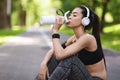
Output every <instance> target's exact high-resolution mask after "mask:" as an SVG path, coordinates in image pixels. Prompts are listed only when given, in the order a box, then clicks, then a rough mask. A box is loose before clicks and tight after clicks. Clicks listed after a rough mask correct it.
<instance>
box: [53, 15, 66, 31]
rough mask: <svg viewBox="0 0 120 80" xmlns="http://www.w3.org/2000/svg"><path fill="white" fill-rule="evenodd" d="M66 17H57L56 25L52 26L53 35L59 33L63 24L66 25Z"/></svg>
mask: <svg viewBox="0 0 120 80" xmlns="http://www.w3.org/2000/svg"><path fill="white" fill-rule="evenodd" d="M64 21H65V19H64V17H63V16H56V23H55V24H54V25H53V26H52V33H58V31H59V29H60V27H61V26H62V24H64Z"/></svg>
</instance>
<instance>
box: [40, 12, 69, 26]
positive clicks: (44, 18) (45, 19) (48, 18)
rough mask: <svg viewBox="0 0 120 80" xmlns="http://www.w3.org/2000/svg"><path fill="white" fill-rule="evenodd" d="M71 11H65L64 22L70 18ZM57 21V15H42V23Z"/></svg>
mask: <svg viewBox="0 0 120 80" xmlns="http://www.w3.org/2000/svg"><path fill="white" fill-rule="evenodd" d="M69 12H70V11H67V12H65V14H64V16H63V17H64V18H65V19H64V20H65V21H64V22H65V23H67V21H68V19H67V14H68V13H69ZM55 21H56V16H41V17H40V23H41V24H54V23H55Z"/></svg>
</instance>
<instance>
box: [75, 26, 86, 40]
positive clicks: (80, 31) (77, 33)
mask: <svg viewBox="0 0 120 80" xmlns="http://www.w3.org/2000/svg"><path fill="white" fill-rule="evenodd" d="M73 31H74V34H75V36H76V38H77V39H78V38H79V37H81V36H82V35H83V34H85V33H86V32H85V31H84V28H83V26H80V27H75V28H73Z"/></svg>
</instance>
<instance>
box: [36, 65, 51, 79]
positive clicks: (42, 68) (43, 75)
mask: <svg viewBox="0 0 120 80" xmlns="http://www.w3.org/2000/svg"><path fill="white" fill-rule="evenodd" d="M46 76H47V77H48V78H49V71H48V67H47V65H46V64H44V63H41V66H40V72H39V75H38V79H39V80H46Z"/></svg>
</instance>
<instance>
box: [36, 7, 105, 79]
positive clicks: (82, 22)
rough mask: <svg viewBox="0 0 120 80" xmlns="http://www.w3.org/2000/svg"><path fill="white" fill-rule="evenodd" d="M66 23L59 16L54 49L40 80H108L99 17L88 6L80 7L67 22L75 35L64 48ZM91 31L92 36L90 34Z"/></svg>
mask: <svg viewBox="0 0 120 80" xmlns="http://www.w3.org/2000/svg"><path fill="white" fill-rule="evenodd" d="M63 23H64V22H63V17H61V16H58V17H57V18H56V23H55V24H54V26H53V28H52V42H53V49H51V50H50V51H48V53H47V54H46V56H45V58H44V60H43V61H42V63H41V66H40V72H39V76H38V78H39V80H45V78H46V75H47V77H48V78H49V80H106V68H105V60H104V55H103V51H102V47H101V42H100V35H99V20H98V16H97V15H96V14H95V13H94V12H93V11H92V10H90V9H89V8H87V7H85V6H80V7H76V8H75V9H74V10H73V11H72V13H71V15H70V16H69V19H68V22H67V26H68V27H69V28H71V29H72V30H73V31H74V35H73V36H72V37H70V38H69V39H68V40H67V41H66V42H65V43H64V44H62V45H61V44H60V35H59V29H60V27H61V26H62V24H63ZM91 28H92V34H89V33H87V32H86V30H87V29H91ZM49 74H50V75H49Z"/></svg>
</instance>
